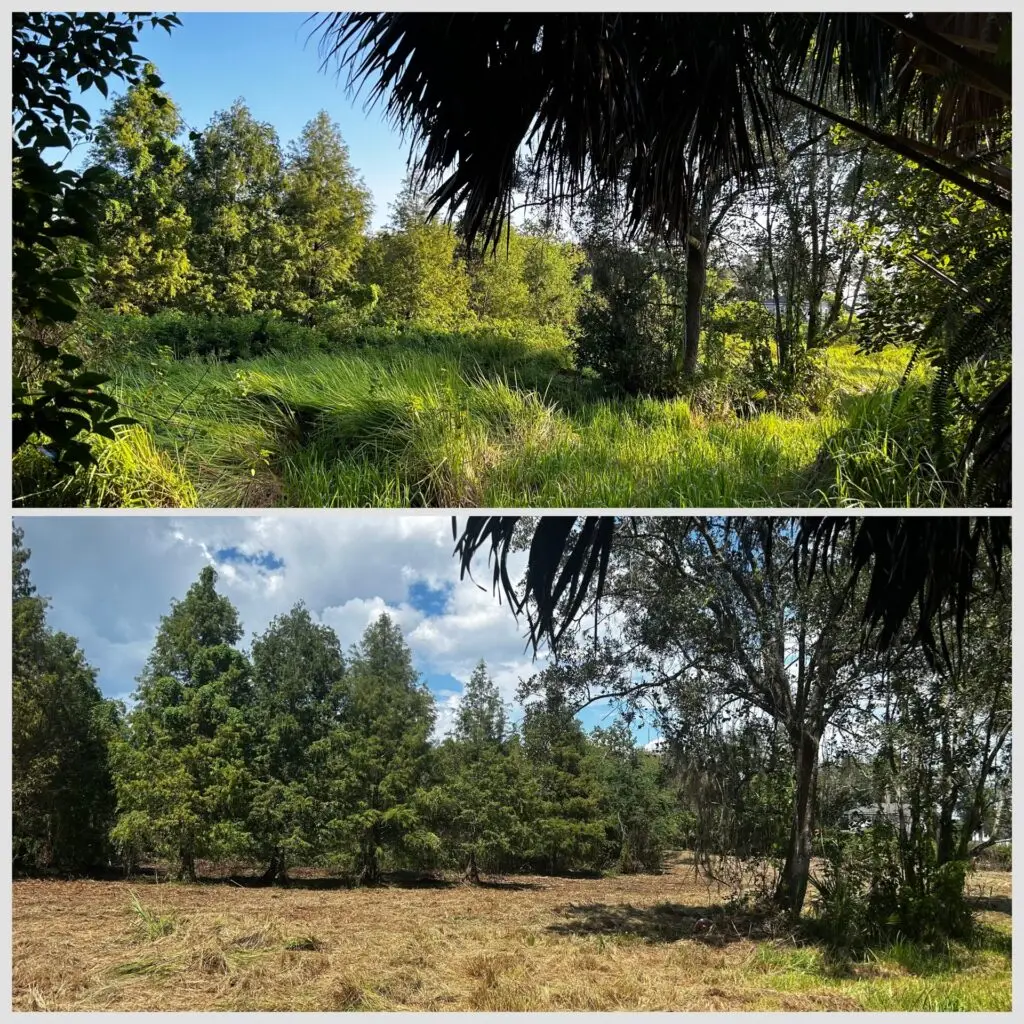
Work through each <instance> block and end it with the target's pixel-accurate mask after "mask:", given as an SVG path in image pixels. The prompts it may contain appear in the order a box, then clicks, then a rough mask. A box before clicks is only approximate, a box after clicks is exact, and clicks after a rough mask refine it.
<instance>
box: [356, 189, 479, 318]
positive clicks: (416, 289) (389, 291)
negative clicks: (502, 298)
mask: <svg viewBox="0 0 1024 1024" xmlns="http://www.w3.org/2000/svg"><path fill="white" fill-rule="evenodd" d="M358 279H359V281H360V282H361V283H362V284H364V285H371V284H376V285H378V286H379V287H380V291H381V295H380V301H379V303H378V304H377V311H376V315H377V317H378V318H379V319H381V320H382V321H383V322H384V323H387V324H392V325H399V324H404V323H417V324H420V325H421V326H425V327H430V328H433V329H436V330H456V329H458V328H459V327H462V326H464V325H465V324H466V323H467V322H468V321H469V320H470V319H471V318H472V317H471V312H470V308H469V298H470V284H469V276H468V274H467V272H466V265H465V263H464V261H463V260H462V259H461V258H460V256H459V238H458V236H457V235H456V233H455V232H454V231H453V230H452V228H451V227H450V226H448V225H445V224H437V223H433V222H431V221H429V220H428V218H427V214H426V206H425V203H424V200H423V197H422V196H421V195H420V194H419V193H418V192H417V191H416V190H415V189H413V188H412V187H411V186H407V187H406V188H405V189H404V190H403V191H402V192H401V193H400V194H399V196H398V198H397V199H396V200H395V203H394V205H393V206H392V213H391V220H390V222H389V224H388V226H387V227H386V228H385V229H384V230H383V231H381V232H379V233H378V234H376V235H375V236H374V237H373V238H371V239H370V240H369V242H368V243H367V245H366V248H365V250H364V253H363V258H362V259H361V260H360V263H359V269H358Z"/></svg>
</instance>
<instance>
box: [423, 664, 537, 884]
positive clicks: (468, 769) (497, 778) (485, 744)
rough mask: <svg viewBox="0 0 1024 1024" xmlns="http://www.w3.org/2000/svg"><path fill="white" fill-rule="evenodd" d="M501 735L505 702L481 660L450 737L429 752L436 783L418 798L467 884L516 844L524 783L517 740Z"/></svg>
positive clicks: (518, 846) (523, 764) (519, 843)
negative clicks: (433, 756) (434, 759)
mask: <svg viewBox="0 0 1024 1024" xmlns="http://www.w3.org/2000/svg"><path fill="white" fill-rule="evenodd" d="M508 740H509V737H508V736H507V734H506V724H505V707H504V705H503V703H502V701H501V695H500V694H499V692H498V688H497V686H496V685H495V684H494V681H493V680H492V679H491V678H490V677H489V676H488V674H487V666H486V664H485V663H484V662H483V661H482V660H481V661H480V663H479V664H478V665H477V666H476V668H475V669H474V670H473V674H472V676H471V677H470V679H469V682H468V683H467V684H466V687H465V690H464V691H463V694H462V698H461V700H460V702H459V708H458V711H457V713H456V716H455V728H454V730H453V733H452V736H451V737H450V738H448V739H446V740H445V742H444V743H442V744H441V747H440V749H439V750H438V752H437V766H436V777H437V779H438V780H439V781H438V784H437V786H435V787H434V789H433V790H431V791H430V793H429V794H428V795H427V797H426V798H425V801H424V802H425V804H426V806H428V807H429V808H430V813H431V817H432V820H433V821H436V822H437V831H438V832H439V833H440V835H441V837H442V841H443V842H444V844H445V847H446V849H447V851H448V853H449V855H450V856H451V857H452V859H454V860H456V861H457V863H458V864H459V866H460V867H461V868H463V875H464V878H465V879H466V880H467V881H471V882H479V881H480V871H481V869H483V870H484V871H493V870H495V869H496V868H497V867H499V866H500V865H502V864H504V863H507V862H508V860H509V858H510V857H511V856H512V855H513V854H514V853H515V852H517V851H518V850H519V849H521V848H522V845H523V836H522V831H523V827H524V823H523V819H522V814H521V810H522V807H523V805H524V797H525V796H526V792H527V790H528V787H529V781H528V772H527V770H526V762H525V760H524V759H523V757H522V751H521V747H520V744H519V743H518V740H517V741H516V742H515V743H513V744H510V743H509V742H508Z"/></svg>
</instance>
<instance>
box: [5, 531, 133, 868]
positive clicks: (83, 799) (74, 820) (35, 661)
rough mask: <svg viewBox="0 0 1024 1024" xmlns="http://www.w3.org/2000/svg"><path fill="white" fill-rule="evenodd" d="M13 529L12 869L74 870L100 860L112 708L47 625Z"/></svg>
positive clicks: (80, 659) (108, 804)
mask: <svg viewBox="0 0 1024 1024" xmlns="http://www.w3.org/2000/svg"><path fill="white" fill-rule="evenodd" d="M23 536H24V535H23V532H22V531H21V530H20V529H19V528H15V530H14V534H13V543H12V558H13V593H12V608H11V614H12V618H11V645H12V647H11V657H12V672H11V773H12V782H13V788H12V791H11V811H12V826H11V828H12V857H13V864H14V867H15V868H16V869H22V870H30V871H38V870H61V871H80V870H89V869H95V868H98V867H102V866H103V865H104V864H105V862H106V859H107V856H108V852H109V845H108V842H107V830H108V829H109V828H110V824H111V820H112V816H113V812H114V804H113V799H112V797H113V794H112V791H111V783H110V768H109V762H108V744H109V743H110V742H111V740H112V738H113V737H115V736H116V735H117V733H118V730H119V729H120V721H119V711H118V708H117V706H116V705H114V704H113V703H112V702H111V701H107V700H104V699H103V697H102V696H101V694H100V691H99V688H98V687H97V685H96V673H95V670H94V669H92V668H91V667H90V666H89V665H88V664H87V663H86V661H85V657H84V655H83V654H82V652H81V650H79V648H78V644H77V642H76V641H75V640H74V639H73V638H72V637H70V636H67V635H66V634H64V633H55V632H53V631H52V630H51V629H50V628H48V627H47V625H46V601H45V599H43V598H41V597H37V596H36V594H35V588H34V587H33V586H32V582H31V579H30V576H29V570H28V558H29V555H30V552H29V551H28V549H27V548H25V547H24V544H23Z"/></svg>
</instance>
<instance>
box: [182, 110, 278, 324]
mask: <svg viewBox="0 0 1024 1024" xmlns="http://www.w3.org/2000/svg"><path fill="white" fill-rule="evenodd" d="M284 175H285V171H284V163H283V157H282V154H281V147H280V144H279V142H278V138H277V133H276V132H275V131H274V129H273V127H272V126H271V125H269V124H266V123H262V122H259V121H257V120H256V119H255V118H254V117H253V116H252V113H251V111H250V110H249V108H248V107H247V106H246V105H245V103H244V102H243V101H242V100H240V99H239V100H236V101H235V102H234V104H232V106H231V107H230V109H228V110H224V111H220V112H218V113H217V114H215V115H214V116H213V118H212V120H211V121H210V124H209V125H208V126H207V127H206V129H205V131H203V132H202V133H201V134H194V135H193V138H192V160H191V163H190V164H189V169H188V180H187V184H186V196H187V198H186V206H187V209H188V211H189V214H190V216H191V218H192V233H191V236H190V239H189V259H190V260H191V262H192V264H193V266H194V267H195V269H196V272H197V273H198V275H199V278H200V282H199V284H198V285H197V287H196V288H195V289H193V291H192V292H191V294H190V299H189V301H190V304H191V306H192V308H193V309H195V310H197V311H203V312H212V313H227V314H229V315H235V316H237V315H239V314H242V313H249V312H252V311H253V310H260V309H276V308H279V293H280V291H281V288H282V285H283V275H282V272H281V263H282V259H283V249H284V245H285V236H286V234H287V229H286V227H285V224H284V223H283V222H282V220H281V218H280V217H279V216H278V206H279V199H280V196H281V193H282V189H283V182H284Z"/></svg>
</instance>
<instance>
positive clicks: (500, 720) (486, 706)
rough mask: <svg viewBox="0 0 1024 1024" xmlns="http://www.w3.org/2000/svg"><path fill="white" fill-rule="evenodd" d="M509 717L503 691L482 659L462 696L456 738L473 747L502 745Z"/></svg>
mask: <svg viewBox="0 0 1024 1024" xmlns="http://www.w3.org/2000/svg"><path fill="white" fill-rule="evenodd" d="M505 717H506V716H505V705H504V703H503V702H502V699H501V694H500V693H499V692H498V687H497V685H496V684H495V682H494V680H493V679H491V677H490V676H489V675H488V674H487V663H486V662H485V661H484V660H483V658H481V659H480V661H479V662H477V666H476V668H474V669H473V674H472V675H471V676H470V677H469V682H468V683H466V686H465V689H464V690H463V691H462V697H461V698H460V699H459V708H458V711H456V713H455V730H454V735H455V738H456V739H457V740H459V741H460V742H462V743H465V744H468V745H469V746H486V745H492V746H499V745H500V744H501V743H502V741H503V740H504V739H505V726H506V721H505Z"/></svg>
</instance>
